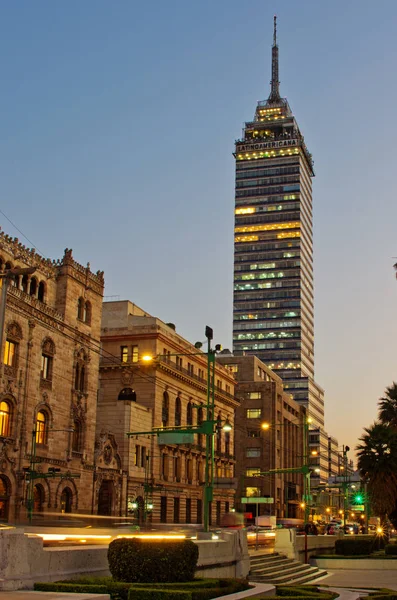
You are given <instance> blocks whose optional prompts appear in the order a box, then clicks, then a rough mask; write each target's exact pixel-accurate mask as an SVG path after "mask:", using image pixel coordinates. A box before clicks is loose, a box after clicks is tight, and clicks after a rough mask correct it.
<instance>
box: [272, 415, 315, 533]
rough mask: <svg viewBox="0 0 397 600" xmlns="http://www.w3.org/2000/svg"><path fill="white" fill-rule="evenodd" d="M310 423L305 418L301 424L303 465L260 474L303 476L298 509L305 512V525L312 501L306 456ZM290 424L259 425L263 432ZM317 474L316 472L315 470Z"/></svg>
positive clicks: (310, 420)
mask: <svg viewBox="0 0 397 600" xmlns="http://www.w3.org/2000/svg"><path fill="white" fill-rule="evenodd" d="M311 422H312V419H311V417H307V418H306V419H305V421H304V422H303V455H302V457H301V458H303V461H304V462H303V465H301V466H300V467H288V468H285V469H270V470H269V471H264V472H260V475H273V474H276V473H301V474H302V475H303V494H302V502H301V504H300V507H301V508H302V509H304V511H305V523H307V522H308V520H309V511H310V503H311V500H312V497H311V494H310V472H311V469H310V466H309V454H308V440H309V437H308V436H309V433H308V432H309V425H310V423H311ZM290 423H294V421H288V422H286V423H267V422H263V423H262V424H261V428H262V429H263V430H265V431H267V430H269V429H270V427H271V426H277V427H284V426H285V425H289V424H290ZM316 454H317V451H316V450H314V451H313V452H312V453H311V455H312V456H315V455H316ZM315 471H316V472H317V470H315Z"/></svg>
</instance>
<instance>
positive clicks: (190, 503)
mask: <svg viewBox="0 0 397 600" xmlns="http://www.w3.org/2000/svg"><path fill="white" fill-rule="evenodd" d="M101 339H102V348H103V354H102V358H101V367H100V376H101V380H100V394H99V401H98V412H97V432H98V439H99V438H101V439H102V440H104V443H105V446H106V447H108V448H109V451H108V454H107V456H106V457H102V460H103V461H104V462H105V463H106V464H101V465H100V466H101V472H100V473H99V478H98V479H97V481H96V487H95V494H96V496H97V497H98V512H99V514H109V515H126V514H127V515H130V516H131V517H135V518H137V520H138V521H140V522H143V521H146V522H150V521H151V522H153V523H192V524H200V523H202V520H203V486H204V477H205V443H206V436H205V435H204V434H194V438H193V439H190V440H189V439H187V438H184V439H183V440H180V442H183V443H176V440H175V439H169V438H168V439H167V436H164V435H159V436H157V435H151V432H152V429H153V428H163V429H166V428H167V427H168V428H170V427H171V428H172V427H173V428H175V427H182V428H183V427H185V428H189V427H191V426H196V425H197V424H200V423H201V422H202V421H203V420H205V419H206V418H207V414H206V410H207V409H206V407H205V405H206V404H207V355H206V353H204V352H202V351H200V350H198V349H197V348H196V347H195V346H193V345H192V344H191V343H189V342H188V341H186V340H185V339H184V338H182V337H181V336H180V335H178V333H176V331H175V327H174V326H173V325H172V324H166V323H164V322H163V321H161V320H160V319H158V318H156V317H153V316H151V315H149V314H148V313H146V312H145V311H143V310H141V309H140V308H138V307H137V306H136V305H134V304H132V303H131V302H129V301H120V302H105V303H104V305H103V316H102V337H101ZM148 356H150V357H151V358H152V360H150V361H146V362H145V361H144V360H143V357H146V358H147V357H148ZM234 383H235V381H234V378H233V375H232V374H231V373H230V371H229V370H227V369H225V368H224V367H223V366H221V365H218V364H216V365H215V381H214V394H215V415H214V417H213V418H214V419H215V420H217V421H218V422H219V426H218V427H217V429H216V434H215V435H214V446H215V455H214V497H213V501H212V503H211V507H210V509H211V522H212V524H215V523H217V522H220V519H221V515H222V514H223V513H225V512H227V511H229V510H230V509H231V508H232V507H233V505H234V494H235V490H234V489H233V486H232V484H233V479H232V478H233V470H234V464H235V459H234V443H233V433H225V432H224V431H223V430H222V424H223V423H224V421H225V420H226V419H228V420H229V422H230V423H231V424H232V426H233V425H234V412H235V409H236V408H237V406H238V402H237V401H236V399H235V397H234ZM134 431H135V432H138V433H137V434H136V435H133V436H131V437H127V435H126V434H127V432H134ZM139 432H140V433H139ZM142 432H143V433H142ZM144 432H147V433H144ZM105 467H106V468H105Z"/></svg>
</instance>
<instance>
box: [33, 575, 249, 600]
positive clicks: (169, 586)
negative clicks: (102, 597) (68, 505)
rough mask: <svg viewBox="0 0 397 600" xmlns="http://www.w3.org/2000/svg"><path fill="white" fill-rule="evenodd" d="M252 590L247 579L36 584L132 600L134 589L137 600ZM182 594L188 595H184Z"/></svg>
mask: <svg viewBox="0 0 397 600" xmlns="http://www.w3.org/2000/svg"><path fill="white" fill-rule="evenodd" d="M249 587H250V585H249V584H248V582H247V580H246V579H195V580H194V581H188V582H180V583H157V584H156V583H153V584H152V583H150V584H144V583H124V582H120V581H113V580H112V578H111V577H81V578H80V579H78V580H75V581H70V580H69V581H65V582H59V581H58V582H55V583H36V584H35V586H34V589H35V590H40V591H46V592H66V593H68V592H69V593H83V594H84V593H86V594H90V593H92V594H94V593H100V594H104V593H108V594H110V597H111V599H112V600H128V598H130V596H129V591H130V590H131V591H132V592H134V600H211V599H212V598H217V597H218V596H225V595H227V594H233V593H234V592H241V591H243V590H246V589H248V588H249ZM155 592H159V594H157V595H156V593H155ZM177 592H178V593H177ZM179 592H184V593H185V595H184V596H181V595H180V594H179ZM186 594H187V596H186Z"/></svg>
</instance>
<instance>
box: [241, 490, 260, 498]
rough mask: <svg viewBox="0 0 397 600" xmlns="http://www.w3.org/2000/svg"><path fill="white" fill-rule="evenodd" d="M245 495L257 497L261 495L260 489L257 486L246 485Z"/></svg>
mask: <svg viewBox="0 0 397 600" xmlns="http://www.w3.org/2000/svg"><path fill="white" fill-rule="evenodd" d="M245 495H246V497H247V498H253V497H258V496H260V495H261V490H260V488H258V487H246V488H245Z"/></svg>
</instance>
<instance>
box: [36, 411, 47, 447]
mask: <svg viewBox="0 0 397 600" xmlns="http://www.w3.org/2000/svg"><path fill="white" fill-rule="evenodd" d="M47 435H48V416H47V413H46V412H44V411H43V410H40V411H39V412H38V413H37V416H36V444H46V443H47Z"/></svg>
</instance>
